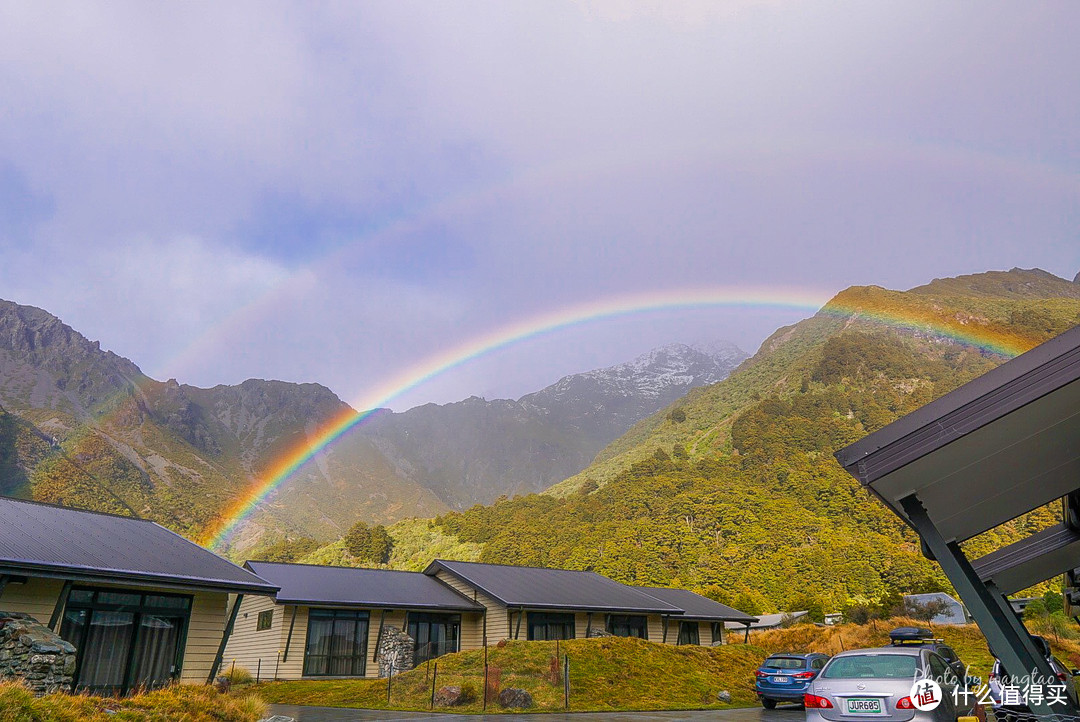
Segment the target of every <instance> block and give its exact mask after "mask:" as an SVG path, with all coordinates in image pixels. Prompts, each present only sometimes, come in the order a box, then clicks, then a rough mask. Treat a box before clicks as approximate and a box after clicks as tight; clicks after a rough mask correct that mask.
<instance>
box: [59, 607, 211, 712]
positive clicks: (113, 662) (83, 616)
mask: <svg viewBox="0 0 1080 722" xmlns="http://www.w3.org/2000/svg"><path fill="white" fill-rule="evenodd" d="M190 610H191V597H189V596H182V595H175V594H142V593H140V592H129V591H121V590H115V589H92V588H76V589H72V590H71V594H70V595H69V596H68V600H67V605H66V607H65V608H64V617H63V620H62V622H61V625H60V636H61V637H63V638H64V639H65V640H67V641H68V642H70V643H71V644H73V645H75V648H76V650H78V651H77V653H76V661H75V687H76V688H77V689H81V690H87V691H90V692H96V693H103V694H127V693H128V692H129V691H130V690H131V689H132V688H134V687H146V688H151V689H152V688H155V687H161V686H163V685H166V684H169V683H170V682H172V681H173V680H175V679H176V678H177V677H179V676H180V669H181V665H182V663H183V655H184V639H185V636H186V634H187V626H188V617H189V616H190V613H191V612H190Z"/></svg>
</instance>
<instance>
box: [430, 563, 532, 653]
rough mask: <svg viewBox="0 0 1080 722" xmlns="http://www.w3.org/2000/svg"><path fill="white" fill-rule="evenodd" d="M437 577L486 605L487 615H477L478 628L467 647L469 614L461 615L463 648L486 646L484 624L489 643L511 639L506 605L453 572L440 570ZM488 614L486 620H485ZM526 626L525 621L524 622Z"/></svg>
mask: <svg viewBox="0 0 1080 722" xmlns="http://www.w3.org/2000/svg"><path fill="white" fill-rule="evenodd" d="M435 578H436V579H438V580H439V581H441V582H444V583H445V584H447V585H449V586H451V587H453V588H454V589H456V590H457V591H459V592H460V593H462V594H464V595H465V596H466V597H468V598H469V599H472V600H473V601H474V602H478V603H480V604H483V605H484V608H485V609H487V615H476V616H477V628H476V633H474V634H473V635H472V637H471V639H470V640H469V642H468V644H469V645H470V646H468V647H466V646H465V644H466V640H465V618H466V617H467V616H470V615H467V614H463V615H461V626H462V630H461V631H462V639H461V648H462V649H463V650H464V649H479V648H480V647H483V646H484V626H485V625H486V626H487V643H488V644H489V645H492V644H496V643H497V642H498V641H499V640H500V639H510V638H511V637H512V636H513V630H512V628H511V626H510V615H509V614H508V613H507V610H506V606H505V605H504V604H503V603H502V602H500V601H498V600H497V599H495V598H493V597H490V596H488V595H487V594H484V593H483V592H481V591H480V590H479V589H477V588H475V587H473V586H472V585H470V584H468V583H466V582H464V581H462V580H461V579H458V578H457V577H455V576H454V575H453V574H450V573H449V572H447V571H444V570H439V571H438V572H436V573H435ZM485 616H486V620H485ZM522 626H524V623H522Z"/></svg>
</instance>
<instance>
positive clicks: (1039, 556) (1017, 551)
mask: <svg viewBox="0 0 1080 722" xmlns="http://www.w3.org/2000/svg"><path fill="white" fill-rule="evenodd" d="M1077 560H1080V532H1078V531H1076V530H1075V529H1070V528H1069V527H1067V526H1066V525H1064V524H1055V525H1054V526H1052V527H1049V528H1048V529H1043V530H1042V531H1041V532H1039V533H1037V534H1032V535H1031V536H1029V537H1028V538H1027V539H1021V540H1020V541H1018V542H1016V543H1015V544H1010V545H1009V546H1007V547H1004V548H1002V549H998V550H997V551H996V552H992V553H990V554H987V555H986V556H984V557H982V558H980V559H976V560H975V561H973V562H972V563H971V566H972V567H974V568H975V573H976V574H978V575H979V578H980V579H982V580H983V581H984V582H993V583H994V585H995V586H996V587H997V588H998V589H1000V590H1001V593H1002V594H1005V595H1009V594H1016V593H1017V592H1019V591H1020V590H1022V589H1027V588H1028V587H1031V586H1034V585H1036V584H1038V583H1039V582H1045V581H1046V580H1047V579H1050V578H1051V577H1056V576H1058V575H1061V574H1064V573H1065V572H1067V571H1069V570H1070V569H1073V568H1075V567H1076V566H1077Z"/></svg>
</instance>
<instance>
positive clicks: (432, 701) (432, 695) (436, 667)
mask: <svg viewBox="0 0 1080 722" xmlns="http://www.w3.org/2000/svg"><path fill="white" fill-rule="evenodd" d="M438 677H439V663H438V662H436V663H435V673H434V674H432V675H431V709H435V680H436V679H438Z"/></svg>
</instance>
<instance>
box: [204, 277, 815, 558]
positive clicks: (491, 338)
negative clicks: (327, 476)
mask: <svg viewBox="0 0 1080 722" xmlns="http://www.w3.org/2000/svg"><path fill="white" fill-rule="evenodd" d="M830 295H831V292H829V291H824V290H821V289H791V288H767V287H743V288H734V287H729V288H705V289H692V290H686V289H683V290H677V291H656V292H650V293H639V294H631V295H620V296H611V297H607V298H603V299H599V300H595V301H591V302H587V303H582V304H577V305H573V306H567V307H564V308H561V309H558V310H556V311H552V312H549V313H543V314H539V315H535V316H531V317H529V318H526V319H523V320H521V321H519V322H516V323H512V324H509V325H506V326H502V327H499V328H496V329H494V330H492V331H489V332H487V333H484V334H481V335H479V336H475V337H473V338H471V339H469V340H468V341H466V342H464V343H462V344H459V345H457V346H455V347H453V348H451V349H448V350H446V351H443V352H442V353H439V354H435V355H433V356H431V357H429V358H427V359H425V360H424V361H421V362H420V363H417V364H415V365H413V366H411V367H409V368H407V369H405V370H404V371H402V372H401V373H399V374H396V375H395V376H393V377H392V378H390V379H387V380H386V382H384V383H383V384H380V385H379V386H378V387H376V388H375V389H373V390H372V391H371V392H369V393H368V394H367V395H366V396H365V397H363V398H362V399H359V400H358V401H357V402H356V403H354V404H353V407H354V408H360V409H365V410H364V411H359V412H357V411H353V410H352V409H349V410H347V411H346V412H345V413H342V414H340V415H338V416H336V417H334V418H332V419H330V420H328V421H327V422H326V423H324V424H323V425H322V426H321V427H320V428H319V429H317V430H316V431H315V432H314V433H312V434H310V435H309V436H308V438H307V439H306V440H305V441H304V442H303V443H301V444H299V445H297V446H296V447H294V448H292V449H290V450H289V451H288V452H286V453H284V454H283V455H282V456H281V457H280V458H279V459H278V460H277V461H275V462H274V463H273V464H271V466H270V468H269V469H268V470H267V471H266V473H265V474H263V475H262V476H261V477H260V478H258V479H256V480H255V481H254V482H253V483H252V484H251V485H250V486H249V487H248V489H247V490H246V491H245V492H244V493H243V494H242V495H241V496H240V498H238V499H237V500H236V501H235V502H234V503H233V504H232V505H231V506H230V507H228V508H227V509H226V511H225V513H224V515H223V516H222V518H221V520H220V521H219V522H218V523H217V524H215V525H213V526H211V527H210V528H209V529H208V530H207V531H206V533H205V534H204V536H203V543H204V544H206V545H208V546H211V547H215V548H216V547H220V546H221V545H223V544H224V543H226V542H227V541H228V540H229V539H230V538H231V536H232V535H233V533H234V532H235V531H236V530H237V529H238V528H239V527H240V526H241V524H242V523H243V522H244V521H245V520H246V519H247V518H248V517H249V516H250V515H251V514H252V513H253V512H254V511H255V510H256V509H257V508H258V506H259V504H260V503H261V502H262V501H264V500H265V499H266V498H267V497H268V496H269V495H270V494H272V493H273V492H274V490H275V489H277V488H278V487H279V486H280V485H281V484H282V483H283V482H284V481H285V480H286V479H288V478H289V476H290V475H292V474H293V473H294V472H295V471H296V470H297V469H299V468H300V467H302V466H303V465H304V464H305V463H306V462H307V461H308V460H309V459H311V457H313V456H314V455H315V454H317V453H318V452H319V451H320V450H322V449H323V448H325V447H326V446H327V445H328V444H330V443H331V442H333V441H334V440H335V439H337V438H338V437H340V436H341V435H342V434H344V433H345V432H346V431H348V430H349V429H351V428H352V427H353V426H355V425H357V424H358V423H360V422H362V421H363V420H364V419H366V418H367V417H368V416H370V415H371V414H372V413H374V411H375V410H377V409H378V408H380V407H384V406H386V404H387V403H388V402H389V401H390V400H392V399H394V398H395V397H397V396H399V395H401V394H403V393H405V392H406V391H408V390H410V389H412V388H414V387H416V386H418V385H420V384H422V383H424V382H425V381H427V380H429V379H431V378H433V377H435V376H438V375H439V374H442V373H445V372H447V371H449V370H450V369H453V368H456V367H458V366H461V365H462V364H465V363H468V362H469V361H471V360H473V359H475V358H478V357H480V356H483V355H485V354H488V353H491V352H492V351H496V350H498V349H501V348H505V347H507V346H511V345H513V344H515V343H519V342H521V341H525V340H527V339H531V338H536V337H539V336H543V335H545V334H550V333H554V332H557V331H559V330H562V329H566V328H570V327H572V326H577V325H581V324H585V323H592V322H596V321H601V320H604V319H608V318H615V317H619V316H629V315H632V314H640V313H649V312H658V311H667V310H677V309H693V308H710V307H724V306H730V307H742V308H759V309H770V308H772V309H777V310H788V311H804V312H808V313H811V314H812V313H814V312H816V311H817V310H818V309H819V308H821V305H822V304H823V303H824V302H825V301H826V300H828V298H829V296H830Z"/></svg>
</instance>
